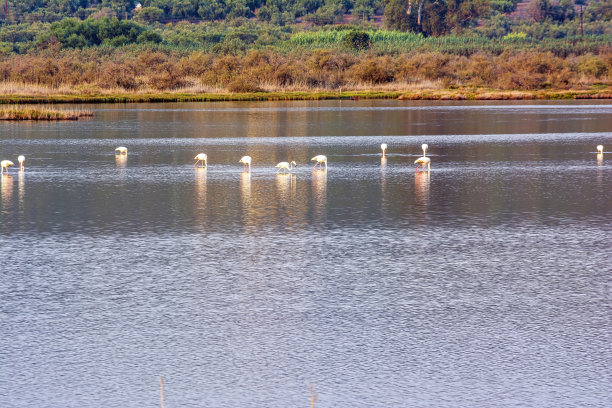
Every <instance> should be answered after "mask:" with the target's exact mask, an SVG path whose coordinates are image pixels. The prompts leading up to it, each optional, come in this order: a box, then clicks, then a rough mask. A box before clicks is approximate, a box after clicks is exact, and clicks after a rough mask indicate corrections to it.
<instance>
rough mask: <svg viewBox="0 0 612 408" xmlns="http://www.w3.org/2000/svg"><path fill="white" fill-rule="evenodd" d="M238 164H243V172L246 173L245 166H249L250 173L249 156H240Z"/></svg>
mask: <svg viewBox="0 0 612 408" xmlns="http://www.w3.org/2000/svg"><path fill="white" fill-rule="evenodd" d="M238 163H242V164H244V171H246V169H247V165H248V166H249V172H250V171H251V156H242V159H240V161H239V162H238Z"/></svg>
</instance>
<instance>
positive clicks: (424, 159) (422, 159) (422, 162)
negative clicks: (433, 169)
mask: <svg viewBox="0 0 612 408" xmlns="http://www.w3.org/2000/svg"><path fill="white" fill-rule="evenodd" d="M414 163H415V164H416V163H419V165H420V166H421V170H423V171H425V166H427V171H429V168H430V166H431V159H430V158H429V157H419V158H418V159H416V160H415V161H414ZM418 169H419V166H416V169H415V170H418Z"/></svg>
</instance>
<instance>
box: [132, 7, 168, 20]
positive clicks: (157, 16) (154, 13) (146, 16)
mask: <svg viewBox="0 0 612 408" xmlns="http://www.w3.org/2000/svg"><path fill="white" fill-rule="evenodd" d="M163 18H164V11H163V10H162V9H160V8H159V7H143V8H142V9H140V11H139V12H138V14H137V15H136V19H137V20H140V21H144V22H146V23H155V22H157V21H160V20H161V19H163Z"/></svg>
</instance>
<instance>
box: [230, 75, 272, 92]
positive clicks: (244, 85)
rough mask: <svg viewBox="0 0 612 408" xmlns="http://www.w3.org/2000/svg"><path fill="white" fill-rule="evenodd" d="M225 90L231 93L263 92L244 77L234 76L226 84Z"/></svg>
mask: <svg viewBox="0 0 612 408" xmlns="http://www.w3.org/2000/svg"><path fill="white" fill-rule="evenodd" d="M227 90H228V91H229V92H232V93H251V92H264V90H263V89H261V88H260V87H259V86H257V85H255V84H253V83H251V82H247V81H246V80H245V79H244V78H236V79H235V80H233V81H232V82H230V83H229V84H228V85H227Z"/></svg>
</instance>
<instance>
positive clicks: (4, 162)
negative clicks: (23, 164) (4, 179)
mask: <svg viewBox="0 0 612 408" xmlns="http://www.w3.org/2000/svg"><path fill="white" fill-rule="evenodd" d="M14 165H15V163H13V162H12V161H10V160H2V161H1V162H0V166H2V173H4V169H6V174H9V170H8V168H9V166H14Z"/></svg>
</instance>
